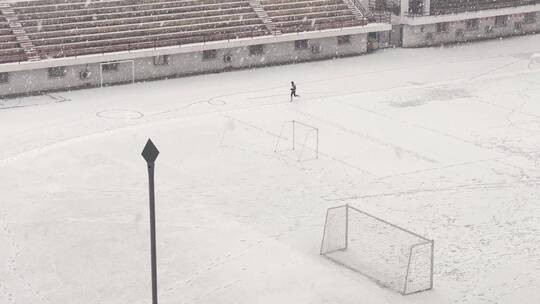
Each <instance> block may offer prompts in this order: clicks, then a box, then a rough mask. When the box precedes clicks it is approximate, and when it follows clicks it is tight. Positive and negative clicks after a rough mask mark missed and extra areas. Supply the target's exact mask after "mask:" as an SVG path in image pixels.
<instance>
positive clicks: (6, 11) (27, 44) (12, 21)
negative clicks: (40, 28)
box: [0, 3, 41, 61]
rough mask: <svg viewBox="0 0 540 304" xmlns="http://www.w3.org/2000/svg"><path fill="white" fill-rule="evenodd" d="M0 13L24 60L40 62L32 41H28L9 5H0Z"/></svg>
mask: <svg viewBox="0 0 540 304" xmlns="http://www.w3.org/2000/svg"><path fill="white" fill-rule="evenodd" d="M0 13H1V14H2V15H3V16H4V18H6V21H7V22H8V24H9V27H10V28H11V31H12V32H13V35H15V39H16V40H17V42H18V43H19V45H20V46H21V48H22V49H23V51H24V54H25V55H26V58H27V59H28V60H29V61H37V60H40V59H41V58H40V57H39V54H38V53H37V51H36V49H35V48H34V45H33V44H32V41H30V38H28V35H27V34H26V31H25V30H24V28H23V26H22V25H21V23H20V22H19V18H18V17H17V14H15V12H14V11H13V9H12V8H11V7H10V5H9V3H2V4H0Z"/></svg>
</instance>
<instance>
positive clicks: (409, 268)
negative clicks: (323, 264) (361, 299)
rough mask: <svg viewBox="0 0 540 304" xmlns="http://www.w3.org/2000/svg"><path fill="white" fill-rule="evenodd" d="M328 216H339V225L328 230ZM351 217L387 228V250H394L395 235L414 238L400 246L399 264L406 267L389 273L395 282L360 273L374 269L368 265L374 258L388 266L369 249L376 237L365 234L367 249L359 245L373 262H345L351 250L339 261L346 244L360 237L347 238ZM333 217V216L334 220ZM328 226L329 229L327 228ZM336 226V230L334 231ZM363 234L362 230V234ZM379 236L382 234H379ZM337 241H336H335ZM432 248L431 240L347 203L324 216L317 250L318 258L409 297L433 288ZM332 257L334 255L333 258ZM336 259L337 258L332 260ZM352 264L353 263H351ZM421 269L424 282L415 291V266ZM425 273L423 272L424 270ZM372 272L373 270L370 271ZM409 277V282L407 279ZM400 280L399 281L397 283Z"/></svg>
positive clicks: (353, 255) (374, 251) (367, 260)
mask: <svg viewBox="0 0 540 304" xmlns="http://www.w3.org/2000/svg"><path fill="white" fill-rule="evenodd" d="M332 213H333V214H334V215H336V214H338V217H339V221H338V222H339V223H338V225H337V226H335V227H332V226H331V223H330V220H331V219H330V218H331V217H332ZM351 214H354V215H355V216H357V217H360V218H363V219H366V220H367V221H372V222H373V223H375V224H376V225H380V226H382V227H384V228H385V229H387V234H388V235H391V238H389V241H390V242H391V241H395V243H393V244H391V245H390V246H389V247H391V248H393V247H398V246H399V243H398V240H393V239H392V238H393V237H395V238H398V235H399V234H405V235H408V236H410V238H411V239H415V241H413V242H410V243H408V242H406V245H404V246H402V247H403V248H404V249H405V250H404V252H405V256H402V257H401V258H402V260H403V264H406V266H403V267H402V269H398V270H403V271H404V273H400V272H399V271H398V270H396V271H395V273H393V275H394V276H393V278H397V280H394V281H393V282H389V281H388V280H386V279H387V278H385V277H377V276H374V275H372V274H370V273H369V271H368V272H365V271H364V270H363V267H365V268H366V269H368V268H371V269H370V270H373V269H374V268H376V267H373V265H369V262H370V261H372V260H376V259H377V258H381V260H382V261H386V262H387V263H388V264H391V261H390V260H389V259H388V258H389V257H377V253H378V252H376V250H373V248H372V249H371V250H370V248H369V247H370V246H369V245H370V242H376V237H372V236H370V235H369V231H367V232H366V234H368V235H367V236H365V237H366V240H369V241H368V242H366V244H362V245H367V246H362V249H363V250H366V251H367V252H368V253H369V254H370V255H375V258H373V259H365V260H362V261H360V263H353V262H351V263H348V262H347V261H348V260H351V259H354V258H355V253H354V249H352V252H351V253H350V257H352V258H349V257H346V258H343V257H344V256H345V255H344V253H345V252H346V251H347V250H348V249H349V244H350V242H351V241H353V242H354V241H355V239H356V238H358V239H361V238H362V236H358V234H356V235H353V236H351V235H350V225H351V224H350V220H349V218H350V216H351ZM336 218H337V217H336ZM329 225H330V226H329ZM336 227H337V229H336ZM362 232H364V231H362ZM380 233H381V234H384V231H381V232H380ZM336 239H337V242H336ZM434 247H435V241H434V240H430V239H428V238H425V237H423V236H421V235H419V234H417V233H414V232H412V231H410V230H407V229H405V228H402V227H399V226H397V225H395V224H392V223H390V222H388V221H385V220H383V219H381V218H379V217H376V216H374V215H371V214H369V213H367V212H364V211H362V210H359V209H357V208H354V207H352V206H350V205H349V204H346V205H342V206H337V207H333V208H329V209H328V210H327V213H326V220H325V223H324V231H323V237H322V242H321V251H320V255H321V256H324V257H326V258H327V259H329V260H331V261H333V262H335V263H337V264H339V265H341V266H343V267H345V268H348V269H350V270H352V271H355V272H358V273H360V274H362V275H364V276H366V277H368V278H369V279H371V280H373V281H375V282H376V283H378V284H379V285H382V286H384V287H387V288H390V289H393V290H396V291H398V292H399V293H400V294H402V295H409V294H413V293H418V292H422V291H426V290H430V289H432V288H433V259H434ZM422 250H424V253H425V254H424V255H423V256H421V253H422ZM333 254H336V255H333ZM335 257H338V258H335ZM413 257H419V259H421V258H422V257H423V258H424V260H423V262H425V263H424V264H423V265H421V264H418V260H416V259H413ZM355 262H356V261H355ZM421 266H424V267H423V268H424V269H423V270H424V275H423V276H422V275H419V276H421V277H422V278H423V279H424V280H421V279H420V280H419V281H421V282H420V283H421V284H417V285H419V287H418V286H417V287H416V288H415V283H418V282H419V281H414V280H415V279H416V278H415V277H414V275H415V274H416V275H418V273H421V271H419V268H418V267H421ZM426 270H427V271H426ZM371 272H372V273H373V271H371ZM411 276H412V279H411ZM401 280H402V281H401Z"/></svg>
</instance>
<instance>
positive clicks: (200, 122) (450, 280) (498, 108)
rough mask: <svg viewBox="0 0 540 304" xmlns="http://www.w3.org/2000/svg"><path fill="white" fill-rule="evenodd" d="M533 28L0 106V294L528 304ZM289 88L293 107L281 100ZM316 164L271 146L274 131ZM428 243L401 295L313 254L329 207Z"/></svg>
mask: <svg viewBox="0 0 540 304" xmlns="http://www.w3.org/2000/svg"><path fill="white" fill-rule="evenodd" d="M539 49H540V35H539V36H526V37H520V38H512V39H505V40H497V41H488V42H481V43H475V44H471V45H465V46H454V47H448V48H430V49H391V50H384V51H379V52H377V53H374V54H370V55H368V56H362V57H355V58H347V59H339V60H333V61H321V62H315V63H306V64H298V65H289V66H279V67H272V68H265V69H256V70H248V71H238V72H231V73H223V74H213V75H204V76H198V77H190V78H182V79H174V80H167V81H159V82H148V83H138V84H135V85H128V86H116V87H108V88H103V89H91V90H83V91H74V92H67V93H58V94H51V95H49V96H39V97H28V98H20V99H11V100H0V102H1V103H2V106H1V110H0V140H1V142H0V170H1V174H0V185H1V186H0V190H1V196H0V261H1V263H0V303H6V304H12V303H19V304H28V303H32V304H35V303H81V304H90V303H92V304H95V303H100V304H107V303H110V304H113V303H114V304H117V303H130V304H133V303H136V304H138V303H141V304H142V303H150V282H149V279H150V266H149V233H148V201H147V199H148V194H147V176H146V174H147V172H146V166H145V163H144V160H143V159H142V157H141V155H140V153H141V150H142V148H143V146H144V144H145V142H146V140H147V139H148V138H149V137H150V138H152V140H153V141H154V142H155V143H156V145H157V146H158V148H159V149H160V150H161V154H160V156H159V158H158V160H157V163H156V183H157V189H156V190H157V193H156V200H157V232H158V271H159V296H160V303H245V304H248V303H249V304H252V303H273V304H274V303H291V304H293V303H294V304H298V303H343V304H353V303H354V304H358V303H373V304H380V303H391V304H401V303H422V304H424V303H539V302H540V204H539V199H540V194H539V193H538V190H539V188H540V164H539V161H540V148H539V147H540V65H535V66H531V68H527V64H528V63H529V62H528V58H529V56H530V55H531V54H532V53H534V52H538V51H539ZM291 80H295V82H296V83H297V85H298V90H299V91H298V93H299V94H300V95H301V98H300V99H298V100H297V101H295V102H294V103H289V102H288V92H289V91H288V90H289V82H290V81H291ZM291 119H295V120H298V121H302V122H305V123H308V124H311V125H313V126H316V127H318V128H319V131H320V137H319V143H320V158H319V159H318V160H312V161H304V162H297V161H294V160H292V159H290V158H289V157H287V156H286V155H283V154H280V153H274V148H275V144H276V140H277V137H278V136H279V132H280V129H281V126H282V125H283V123H284V122H285V121H287V120H291ZM344 203H348V204H351V205H353V206H355V207H357V208H360V209H362V210H365V211H368V212H370V213H372V214H375V215H378V216H381V217H383V218H385V219H387V220H389V221H391V222H393V223H395V224H398V225H401V226H404V227H406V228H408V229H410V230H412V231H415V232H418V233H420V234H422V235H425V236H426V237H428V238H431V239H434V240H435V244H436V247H435V274H434V279H435V281H434V282H435V287H434V289H433V290H431V291H428V292H423V293H419V294H415V295H411V296H405V297H404V296H401V295H399V294H398V293H395V292H393V291H390V290H388V289H385V288H382V287H380V286H378V285H377V284H374V283H373V282H372V281H370V280H369V279H366V278H365V277H363V276H361V275H359V274H358V273H355V272H352V271H350V270H348V269H345V268H342V267H340V266H338V265H336V264H334V263H332V262H330V261H329V260H327V259H324V258H322V257H321V256H319V246H320V242H321V235H322V229H323V224H324V219H325V212H326V209H327V208H328V207H332V206H337V205H342V204H344Z"/></svg>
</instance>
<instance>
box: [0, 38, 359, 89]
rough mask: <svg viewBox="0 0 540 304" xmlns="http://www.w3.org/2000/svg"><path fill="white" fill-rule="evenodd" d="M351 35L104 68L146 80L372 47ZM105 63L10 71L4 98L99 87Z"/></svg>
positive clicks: (114, 78) (125, 79)
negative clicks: (53, 72) (61, 71)
mask: <svg viewBox="0 0 540 304" xmlns="http://www.w3.org/2000/svg"><path fill="white" fill-rule="evenodd" d="M350 37H351V39H350V43H347V44H341V45H338V43H337V37H324V38H319V39H309V44H310V47H308V48H306V49H300V50H299V49H296V48H295V42H294V41H288V42H279V43H270V44H263V45H264V46H263V49H264V53H263V54H259V55H251V54H250V46H249V45H247V46H241V47H235V48H227V49H216V56H215V58H214V59H210V60H208V59H203V52H202V51H197V52H191V53H178V54H169V55H166V56H168V64H166V65H155V64H154V56H148V57H142V58H134V59H133V60H134V66H135V71H134V73H133V72H132V70H131V67H130V66H129V65H126V64H120V65H119V66H118V70H116V71H108V72H104V73H103V77H104V85H110V84H119V83H130V82H131V79H132V78H133V77H132V73H133V74H134V77H135V81H144V80H152V79H163V78H173V77H181V76H188V75H194V74H203V73H215V72H221V71H227V70H234V69H245V68H254V67H262V66H270V65H278V64H287V63H295V62H304V61H311V60H321V59H327V58H334V57H344V56H353V55H361V54H364V53H366V52H367V34H365V33H361V34H355V35H350ZM299 39H300V38H299ZM312 46H314V48H312ZM226 55H230V57H231V60H230V62H225V60H223V58H224V56H226ZM119 59H121V58H119ZM110 62H114V61H110ZM101 63H103V62H98V63H88V64H78V65H69V66H66V67H65V71H66V72H65V76H63V77H58V78H52V77H49V74H48V69H47V68H40V69H35V70H20V71H11V72H9V81H8V83H4V84H0V97H6V96H16V95H22V94H32V93H34V94H36V93H40V92H47V91H61V90H69V89H77V88H85V87H98V86H100V83H101V81H100V65H101ZM82 71H88V72H90V76H89V77H88V78H86V79H82V78H81V77H80V75H81V72H82Z"/></svg>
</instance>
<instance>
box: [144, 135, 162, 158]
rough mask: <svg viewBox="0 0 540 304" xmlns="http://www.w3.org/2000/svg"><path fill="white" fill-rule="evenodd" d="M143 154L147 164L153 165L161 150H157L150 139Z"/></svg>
mask: <svg viewBox="0 0 540 304" xmlns="http://www.w3.org/2000/svg"><path fill="white" fill-rule="evenodd" d="M141 154H142V156H143V157H144V159H145V160H146V162H147V163H153V162H154V161H156V158H157V157H158V155H159V150H158V149H157V148H156V146H155V145H154V143H153V142H152V140H150V139H148V142H146V146H144V150H143V151H142V153H141Z"/></svg>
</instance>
